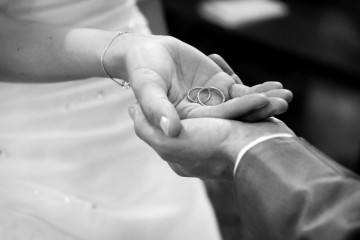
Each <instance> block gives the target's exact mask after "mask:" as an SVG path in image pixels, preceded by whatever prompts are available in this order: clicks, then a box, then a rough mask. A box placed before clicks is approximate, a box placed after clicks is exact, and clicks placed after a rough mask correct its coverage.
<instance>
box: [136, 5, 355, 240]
mask: <svg viewBox="0 0 360 240" xmlns="http://www.w3.org/2000/svg"><path fill="white" fill-rule="evenodd" d="M251 1H253V2H252V3H250V5H249V2H251ZM240 2H242V3H240ZM254 3H256V4H254ZM155 5H158V6H160V7H162V9H163V14H164V15H162V14H161V12H156V11H154V6H155ZM141 7H142V8H143V10H144V11H145V12H147V14H148V17H149V18H150V23H151V28H152V29H153V31H154V33H155V34H166V33H168V34H170V35H172V36H174V37H177V38H179V39H181V40H182V41H184V42H187V43H189V44H191V45H193V46H195V47H196V48H198V49H200V50H201V51H202V52H204V53H205V54H211V53H218V54H220V55H221V56H222V57H223V58H224V59H226V60H227V62H228V63H229V64H230V65H231V66H232V68H233V69H234V70H235V72H236V73H237V74H238V75H239V76H240V78H241V79H242V81H243V82H244V83H245V84H246V85H249V86H252V85H255V84H258V83H262V82H265V81H280V82H281V83H283V85H284V87H285V88H287V89H290V90H291V91H292V92H293V93H294V100H293V102H292V103H291V105H290V109H289V111H288V112H287V113H285V114H284V115H281V116H280V117H279V118H280V119H281V120H283V121H285V122H286V123H287V125H288V126H289V127H291V128H292V129H293V130H294V131H295V132H296V133H297V135H299V136H301V137H303V138H305V139H306V140H307V141H309V142H310V143H311V144H313V145H314V146H316V147H317V148H318V149H320V150H321V151H322V152H324V153H325V154H326V155H328V156H330V157H331V158H332V159H334V160H335V161H337V162H339V163H340V164H342V165H344V166H346V167H348V168H350V169H352V170H353V171H356V172H358V173H359V172H360V124H359V122H360V121H359V119H360V94H359V93H360V87H359V81H360V1H358V0H287V1H285V0H284V1H270V0H268V1H266V0H262V1H260V0H232V1H231V0H230V1H228V0H212V1H211V0H202V1H200V0H178V1H176V0H162V1H158V0H148V1H146V2H143V3H141ZM247 9H248V11H247ZM248 13H251V14H249V16H247V14H248ZM243 16H245V17H243ZM246 16H247V17H246ZM162 17H163V18H165V20H166V21H165V22H166V25H164V24H162V21H161V20H159V18H162ZM206 184H207V187H208V192H209V196H210V198H211V200H212V202H213V204H214V207H215V210H216V213H217V215H218V219H219V223H220V227H221V231H222V234H223V237H224V239H225V240H230V239H247V238H251V236H250V235H249V234H248V233H247V232H246V230H244V229H242V228H241V223H240V222H239V220H238V219H237V217H236V214H235V213H234V211H233V210H232V204H233V201H232V190H231V186H230V185H226V184H217V183H211V182H207V183H206Z"/></svg>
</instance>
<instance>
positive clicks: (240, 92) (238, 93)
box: [230, 84, 251, 98]
mask: <svg viewBox="0 0 360 240" xmlns="http://www.w3.org/2000/svg"><path fill="white" fill-rule="evenodd" d="M250 93H251V89H250V88H249V87H248V86H245V85H243V84H233V85H232V86H231V88H230V98H237V97H243V96H245V95H248V94H250Z"/></svg>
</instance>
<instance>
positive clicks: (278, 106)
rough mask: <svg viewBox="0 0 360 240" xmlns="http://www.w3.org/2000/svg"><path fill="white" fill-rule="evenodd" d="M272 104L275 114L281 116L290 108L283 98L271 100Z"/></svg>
mask: <svg viewBox="0 0 360 240" xmlns="http://www.w3.org/2000/svg"><path fill="white" fill-rule="evenodd" d="M270 101H271V104H272V105H273V106H274V110H275V112H274V114H273V115H279V114H282V113H284V112H286V111H287V110H288V108H289V104H288V102H287V101H286V100H284V99H282V98H270Z"/></svg>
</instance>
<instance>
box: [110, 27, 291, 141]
mask: <svg viewBox="0 0 360 240" xmlns="http://www.w3.org/2000/svg"><path fill="white" fill-rule="evenodd" d="M117 43H118V44H114V46H113V47H112V48H111V49H109V52H111V53H112V54H111V55H110V57H109V58H108V60H107V61H106V65H107V66H108V69H109V71H110V73H111V75H113V76H115V77H119V78H123V79H129V81H130V84H131V86H132V89H133V90H134V93H135V96H136V98H137V100H138V102H139V103H140V105H141V107H142V109H143V110H144V112H145V115H146V116H147V118H148V119H149V121H150V122H151V123H152V124H154V125H155V126H158V127H161V128H162V130H163V131H164V132H165V133H166V134H167V135H168V136H176V135H177V134H178V133H179V132H180V129H181V124H180V119H186V118H195V117H216V118H227V119H239V118H241V117H244V116H250V117H248V120H254V119H256V117H255V118H254V117H251V116H252V114H253V112H254V111H255V110H257V109H266V106H268V105H269V104H271V102H272V101H271V98H270V97H268V96H266V94H263V93H262V92H264V89H263V88H261V87H259V89H260V90H259V89H258V91H255V90H254V91H253V92H251V91H247V92H244V88H243V87H242V86H243V85H242V84H239V83H237V82H236V80H234V79H233V78H232V77H231V76H230V75H229V74H228V73H226V72H224V71H223V70H222V68H221V67H219V65H218V64H217V63H216V62H214V61H213V60H212V59H211V58H209V57H208V56H206V55H204V54H203V53H201V52H200V51H198V50H197V49H195V48H193V47H191V46H190V45H188V44H185V43H183V42H181V41H179V40H177V39H175V38H172V37H164V36H153V35H140V34H132V33H131V34H124V35H122V36H121V37H120V38H119V40H118V41H117ZM120 52H122V53H123V54H118V53H120ZM114 53H116V54H118V55H116V54H114ZM118 56H121V59H117V57H118ZM119 62H124V63H125V64H124V65H123V66H121V67H119V66H118V65H117V63H119ZM124 73H126V74H124ZM209 86H213V87H216V88H218V89H220V90H221V91H222V92H223V93H224V95H225V98H226V100H227V101H226V102H225V103H222V104H219V105H216V106H201V105H199V104H198V103H192V102H190V101H189V100H188V99H187V92H188V91H189V90H190V89H192V88H193V87H209ZM258 92H261V93H258ZM276 101H277V105H276V106H275V108H273V109H272V110H271V111H268V110H263V113H262V114H260V115H261V117H269V116H272V115H275V114H278V113H282V112H284V111H286V110H287V108H288V102H287V101H286V100H284V98H279V97H277V98H276ZM274 109H275V110H276V111H273V110H274ZM258 116H259V114H258V115H257V117H258Z"/></svg>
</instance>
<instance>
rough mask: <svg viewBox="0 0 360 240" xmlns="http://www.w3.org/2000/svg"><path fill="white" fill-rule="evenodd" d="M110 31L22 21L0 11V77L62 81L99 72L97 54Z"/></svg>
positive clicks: (97, 74)
mask: <svg viewBox="0 0 360 240" xmlns="http://www.w3.org/2000/svg"><path fill="white" fill-rule="evenodd" d="M112 36H113V33H112V32H106V31H101V30H95V29H72V28H67V27H60V26H52V25H46V24H41V23H32V22H22V21H17V20H13V19H10V18H8V17H6V16H4V15H0V49H1V54H0V72H1V74H0V75H1V80H3V81H36V82H43V81H66V80H72V79H81V78H88V77H96V76H103V73H102V71H101V65H100V56H101V53H102V50H103V49H104V47H105V45H106V44H107V42H108V41H109V40H110V39H111V37H112Z"/></svg>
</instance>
